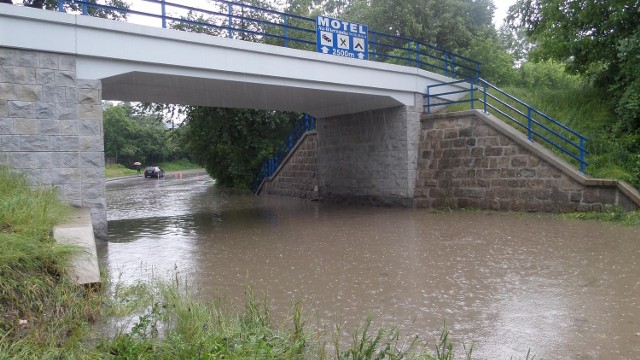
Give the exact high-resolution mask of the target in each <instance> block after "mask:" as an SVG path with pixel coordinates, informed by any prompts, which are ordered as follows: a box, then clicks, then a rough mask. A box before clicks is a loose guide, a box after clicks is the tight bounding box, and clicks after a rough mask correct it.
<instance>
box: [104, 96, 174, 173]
mask: <svg viewBox="0 0 640 360" xmlns="http://www.w3.org/2000/svg"><path fill="white" fill-rule="evenodd" d="M103 118H104V149H105V155H106V156H109V157H113V158H115V160H116V162H117V163H120V164H123V165H130V164H131V163H132V162H133V161H144V162H146V163H156V162H159V161H163V160H166V159H170V158H171V156H172V152H171V150H172V149H173V148H174V146H173V145H172V144H171V142H170V141H169V137H168V133H169V130H167V129H166V128H165V127H164V125H163V124H162V123H161V122H158V121H157V119H156V118H155V117H149V116H138V115H135V114H134V111H133V109H132V108H131V107H130V106H128V105H117V106H108V107H107V108H106V109H105V110H104V113H103Z"/></svg>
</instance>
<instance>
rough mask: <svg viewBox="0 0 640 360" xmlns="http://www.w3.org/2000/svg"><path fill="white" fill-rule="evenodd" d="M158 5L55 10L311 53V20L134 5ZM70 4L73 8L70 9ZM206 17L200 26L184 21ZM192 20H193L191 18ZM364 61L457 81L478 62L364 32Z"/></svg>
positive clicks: (218, 0) (230, 6) (476, 73)
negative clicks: (195, 29) (130, 18)
mask: <svg viewBox="0 0 640 360" xmlns="http://www.w3.org/2000/svg"><path fill="white" fill-rule="evenodd" d="M142 2H144V3H150V4H156V6H159V8H158V12H157V13H152V12H148V11H146V10H145V11H140V10H132V9H123V8H117V7H113V6H108V5H101V4H94V3H91V2H89V1H88V0H58V11H60V12H63V11H65V9H66V10H70V9H79V10H76V11H78V12H81V13H82V14H83V15H90V14H91V12H92V11H91V10H92V9H93V10H104V11H111V12H115V13H119V14H123V15H136V16H141V17H145V18H150V19H156V20H161V23H162V27H163V28H167V27H169V28H172V27H175V26H176V25H177V24H188V25H194V26H199V27H203V28H208V29H210V32H214V33H215V34H212V35H217V36H221V37H228V38H235V39H242V40H248V41H254V42H262V43H267V44H270V45H277V46H284V47H289V48H296V49H302V50H309V51H315V50H316V23H315V19H311V18H307V17H304V16H299V15H294V14H287V13H284V12H280V11H277V10H271V9H265V8H261V7H257V6H253V5H248V4H243V3H240V2H232V1H228V0H212V1H210V3H212V4H213V5H214V6H217V8H218V9H219V10H218V11H213V10H205V9H198V8H193V7H190V6H186V5H182V4H178V3H174V2H170V1H166V0H138V1H137V2H136V3H142ZM72 5H73V7H72ZM189 13H191V14H192V15H196V16H201V17H203V18H204V17H205V16H206V17H208V18H207V19H206V22H203V21H194V20H189V19H186V18H185V16H186V15H187V14H189ZM194 18H197V17H194ZM368 42H369V43H368V46H369V59H370V60H373V61H379V62H391V63H395V64H399V65H405V66H412V67H417V68H420V69H423V70H427V71H431V72H436V73H440V74H442V75H445V76H448V77H452V78H458V79H477V78H479V77H480V63H479V62H477V61H474V60H472V59H469V58H466V57H464V56H461V55H458V54H454V53H451V52H448V51H445V50H442V49H440V48H438V47H436V46H433V45H431V44H427V43H422V42H419V41H415V40H412V39H408V38H404V37H400V36H394V35H388V34H383V33H379V32H375V31H369V38H368Z"/></svg>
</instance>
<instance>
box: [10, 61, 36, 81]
mask: <svg viewBox="0 0 640 360" xmlns="http://www.w3.org/2000/svg"><path fill="white" fill-rule="evenodd" d="M2 75H3V81H4V82H7V83H11V84H20V85H35V84H36V69H35V68H32V67H17V66H3V67H2Z"/></svg>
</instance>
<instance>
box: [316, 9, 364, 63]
mask: <svg viewBox="0 0 640 360" xmlns="http://www.w3.org/2000/svg"><path fill="white" fill-rule="evenodd" d="M368 32H369V30H368V28H367V25H362V24H356V23H351V22H347V21H343V20H338V19H333V18H330V17H326V16H317V17H316V50H317V51H318V52H319V53H323V54H331V55H336V56H343V57H348V58H354V59H360V60H367V59H369V48H368V45H367V37H368Z"/></svg>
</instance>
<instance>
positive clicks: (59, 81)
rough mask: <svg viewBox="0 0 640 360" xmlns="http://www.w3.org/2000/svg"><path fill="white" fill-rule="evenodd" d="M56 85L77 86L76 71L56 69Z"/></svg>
mask: <svg viewBox="0 0 640 360" xmlns="http://www.w3.org/2000/svg"><path fill="white" fill-rule="evenodd" d="M56 86H68V87H75V86H76V73H75V72H73V71H62V70H57V71H56Z"/></svg>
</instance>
